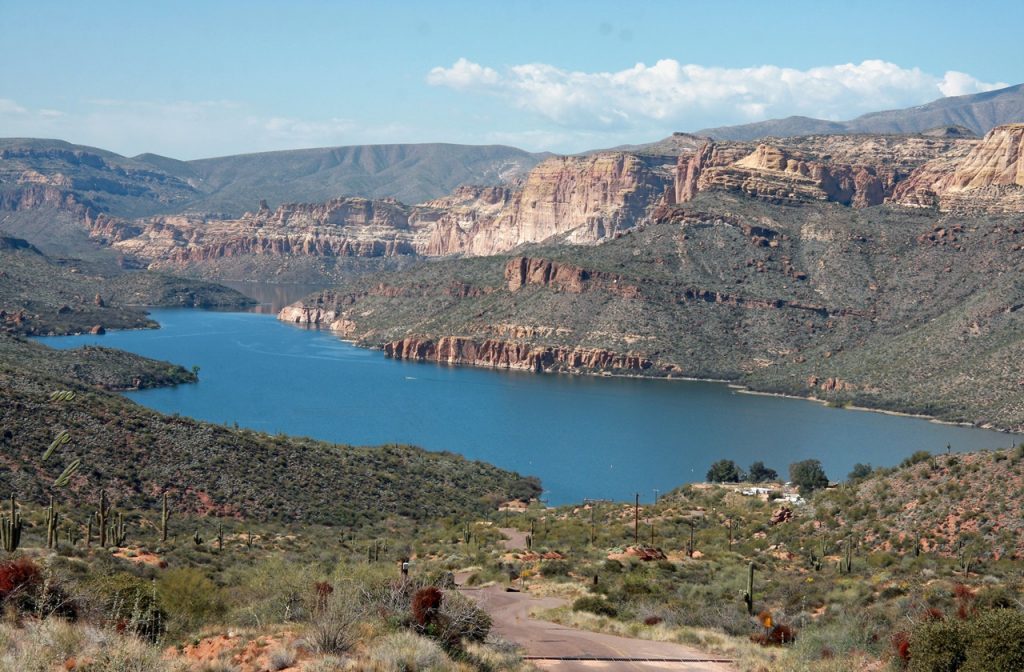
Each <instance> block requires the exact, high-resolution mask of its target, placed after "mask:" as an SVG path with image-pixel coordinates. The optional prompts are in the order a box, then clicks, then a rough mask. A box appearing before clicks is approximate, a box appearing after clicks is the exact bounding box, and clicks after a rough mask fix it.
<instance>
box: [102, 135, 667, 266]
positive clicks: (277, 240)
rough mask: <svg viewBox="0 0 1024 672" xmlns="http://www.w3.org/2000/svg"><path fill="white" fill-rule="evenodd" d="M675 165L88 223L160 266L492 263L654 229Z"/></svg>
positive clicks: (567, 167)
mask: <svg viewBox="0 0 1024 672" xmlns="http://www.w3.org/2000/svg"><path fill="white" fill-rule="evenodd" d="M671 169H672V167H671V165H668V166H662V165H660V164H659V162H658V160H657V159H653V158H644V157H638V156H634V155H631V154H626V153H622V152H618V153H615V152H611V153H600V154H596V155H591V156H586V157H560V158H555V159H549V160H547V161H545V162H543V163H541V164H540V165H539V166H537V167H536V168H535V169H534V170H532V171H531V172H530V174H529V176H528V177H527V179H526V181H525V183H524V185H523V187H522V189H518V190H516V189H512V188H509V187H501V186H488V187H472V186H467V187H460V188H459V189H457V190H456V191H455V192H453V193H452V194H451V195H449V196H446V197H444V198H439V199H435V200H432V201H428V202H427V203H425V204H424V205H421V206H408V205H405V204H403V203H400V202H398V201H396V200H393V199H380V200H368V199H363V198H338V199H333V200H330V201H327V202H324V203H288V204H284V205H281V206H279V207H277V208H276V209H274V210H271V209H270V208H268V207H266V204H263V205H262V207H261V208H260V209H259V210H258V211H256V212H249V213H246V214H245V215H243V216H242V217H240V218H238V219H223V218H218V217H214V216H207V215H161V216H154V217H148V218H144V219H140V220H134V221H128V220H117V221H111V220H109V218H108V220H107V221H104V222H101V223H99V224H96V223H91V222H90V223H89V224H90V229H91V231H92V234H93V235H94V236H95V237H97V238H98V239H100V240H102V241H103V242H105V243H109V244H111V245H113V246H114V247H115V248H117V249H118V250H119V251H121V252H123V253H125V254H130V255H134V256H137V257H139V258H142V259H145V260H147V261H149V262H151V263H152V264H153V265H154V266H156V267H168V266H174V265H176V264H182V263H195V262H202V261H207V260H211V259H218V258H222V257H227V256H238V255H271V256H273V255H299V256H305V255H312V256H358V257H379V256H394V255H417V256H447V255H452V254H467V255H474V256H477V255H487V254H495V253H500V252H504V251H507V250H510V249H512V248H514V247H516V246H518V245H521V244H523V243H533V242H540V241H544V240H548V239H552V238H560V239H564V240H567V241H569V242H573V243H584V244H587V243H596V242H599V241H601V240H605V239H607V238H609V237H611V236H613V235H615V234H618V233H620V232H621V231H623V230H626V229H628V228H630V227H632V226H635V225H636V224H637V223H638V222H643V221H646V220H647V219H648V218H649V215H650V212H651V210H653V208H654V207H655V205H656V203H657V202H658V199H659V197H660V196H661V195H662V194H663V192H665V190H666V189H667V188H670V185H671V181H672V177H671Z"/></svg>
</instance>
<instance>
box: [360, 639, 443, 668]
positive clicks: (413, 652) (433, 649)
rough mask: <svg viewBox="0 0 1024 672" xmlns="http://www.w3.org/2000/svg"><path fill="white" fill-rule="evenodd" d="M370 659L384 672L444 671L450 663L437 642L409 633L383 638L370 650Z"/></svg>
mask: <svg viewBox="0 0 1024 672" xmlns="http://www.w3.org/2000/svg"><path fill="white" fill-rule="evenodd" d="M369 657H370V660H371V661H373V662H375V663H377V664H378V665H379V666H380V669H381V670H382V672H419V671H420V670H435V669H443V666H444V665H445V664H446V663H448V657H447V656H446V655H445V653H444V651H442V650H441V647H439V646H438V645H437V644H436V643H435V642H433V641H431V640H429V639H427V638H425V637H420V636H418V635H416V634H414V633H412V632H408V631H402V632H395V633H392V634H390V635H387V636H386V637H383V638H381V639H380V640H379V641H378V642H377V644H376V646H374V647H373V648H372V649H371V650H370V654H369Z"/></svg>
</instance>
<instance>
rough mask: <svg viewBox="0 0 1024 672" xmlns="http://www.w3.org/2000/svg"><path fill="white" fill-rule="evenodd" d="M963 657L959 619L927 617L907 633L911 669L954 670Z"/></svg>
mask: <svg viewBox="0 0 1024 672" xmlns="http://www.w3.org/2000/svg"><path fill="white" fill-rule="evenodd" d="M966 657H967V655H966V646H965V643H964V627H963V624H962V623H961V622H960V621H927V622H924V623H921V624H919V625H917V626H916V627H915V628H914V629H913V631H912V632H911V633H910V664H909V666H908V668H907V669H908V670H910V672H955V671H956V670H959V669H960V666H961V665H963V663H964V660H965V659H966Z"/></svg>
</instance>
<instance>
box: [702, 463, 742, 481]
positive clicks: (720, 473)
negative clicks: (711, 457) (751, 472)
mask: <svg viewBox="0 0 1024 672" xmlns="http://www.w3.org/2000/svg"><path fill="white" fill-rule="evenodd" d="M743 478H744V474H743V470H742V469H740V468H739V466H737V465H736V463H735V462H733V461H732V460H719V461H717V462H715V463H714V464H712V465H711V468H710V469H708V480H709V481H710V482H712V483H739V482H740V481H742V480H743Z"/></svg>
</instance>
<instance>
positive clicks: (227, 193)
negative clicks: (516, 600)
mask: <svg viewBox="0 0 1024 672" xmlns="http://www.w3.org/2000/svg"><path fill="white" fill-rule="evenodd" d="M546 156H548V155H547V154H535V153H530V152H527V151H524V150H521V149H517V148H515V147H507V146H504V145H455V144H446V143H427V144H393V145H352V146H347V147H324V148H317V149H297V150H286V151H278V152H263V153H258V154H240V155H236V156H224V157H217V158H210V159H198V160H193V161H180V160H178V159H173V158H169V157H164V156H159V155H156V154H140V155H138V156H135V157H125V156H121V155H119V154H115V153H114V152H109V151H106V150H103V149H98V148H95V147H88V146H84V145H74V144H71V143H68V142H64V141H62V140H46V139H33V138H3V139H0V192H10V191H12V190H14V189H17V188H24V187H26V186H32V185H41V186H50V187H55V188H58V189H60V190H62V191H63V192H70V193H72V194H74V196H75V197H76V198H77V199H78V200H79V201H81V202H83V203H84V204H86V205H91V206H94V207H95V208H97V209H98V210H100V211H102V212H108V213H110V214H113V215H118V216H124V217H138V216H145V215H151V214H157V213H176V212H185V211H190V212H213V213H223V214H227V215H231V216H238V215H241V214H242V213H244V212H246V211H251V210H256V209H257V208H258V207H259V202H260V201H261V200H265V201H267V202H268V203H270V205H272V206H274V205H278V204H280V203H284V202H295V201H306V202H316V201H325V200H329V199H331V198H336V197H338V196H360V197H364V198H395V199H398V200H401V201H403V202H407V203H420V202H423V201H427V200H430V199H432V198H438V197H440V196H444V195H446V194H448V193H450V192H451V191H452V190H453V189H455V187H458V186H460V185H463V184H495V183H502V182H506V181H515V180H516V179H518V178H519V177H520V176H522V175H525V174H526V173H527V172H528V171H529V170H530V169H531V168H533V166H534V165H536V164H537V163H539V162H540V161H541V160H543V159H544V158H545V157H546Z"/></svg>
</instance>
